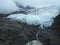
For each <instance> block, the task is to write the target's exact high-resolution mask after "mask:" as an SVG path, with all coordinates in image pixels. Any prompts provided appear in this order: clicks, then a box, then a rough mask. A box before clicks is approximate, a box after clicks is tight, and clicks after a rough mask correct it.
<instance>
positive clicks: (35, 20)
mask: <svg viewBox="0 0 60 45" xmlns="http://www.w3.org/2000/svg"><path fill="white" fill-rule="evenodd" d="M30 11H31V10H30ZM30 11H29V12H30ZM58 14H59V10H58V8H55V7H54V6H51V7H45V8H39V9H38V10H36V9H35V10H33V12H32V11H31V12H30V13H29V14H28V13H27V14H11V15H9V16H7V18H10V19H12V20H17V21H21V22H25V23H27V24H30V25H32V24H33V25H41V26H45V27H48V26H51V25H52V23H53V21H54V20H53V18H55V17H56V16H57V15H58Z"/></svg>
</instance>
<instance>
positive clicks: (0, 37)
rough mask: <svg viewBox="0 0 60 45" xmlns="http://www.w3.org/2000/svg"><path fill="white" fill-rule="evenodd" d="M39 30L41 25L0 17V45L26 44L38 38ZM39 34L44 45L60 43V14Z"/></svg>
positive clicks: (59, 44)
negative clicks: (50, 25)
mask: <svg viewBox="0 0 60 45" xmlns="http://www.w3.org/2000/svg"><path fill="white" fill-rule="evenodd" d="M38 30H39V26H34V25H27V24H26V23H21V22H17V21H14V20H10V19H7V18H0V45H25V44H26V43H27V42H30V41H32V40H36V33H37V31H38ZM38 35H39V36H38V39H39V40H40V41H41V42H43V44H44V45H60V15H59V16H57V17H56V18H55V21H54V23H53V24H52V27H48V28H44V29H42V30H41V31H40V32H39V34H38Z"/></svg>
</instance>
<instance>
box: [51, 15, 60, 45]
mask: <svg viewBox="0 0 60 45" xmlns="http://www.w3.org/2000/svg"><path fill="white" fill-rule="evenodd" d="M52 29H53V30H55V31H56V34H55V37H54V38H52V39H51V45H60V14H59V15H58V16H57V17H56V18H55V19H54V23H53V24H52Z"/></svg>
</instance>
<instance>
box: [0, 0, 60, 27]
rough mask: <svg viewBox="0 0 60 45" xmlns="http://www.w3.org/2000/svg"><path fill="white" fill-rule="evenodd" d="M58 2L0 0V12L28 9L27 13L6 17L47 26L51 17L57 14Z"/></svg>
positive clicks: (47, 0) (59, 2)
mask: <svg viewBox="0 0 60 45" xmlns="http://www.w3.org/2000/svg"><path fill="white" fill-rule="evenodd" d="M59 4H60V1H59V0H52V1H51V0H0V14H2V13H3V14H7V13H11V12H15V11H18V10H20V8H22V10H23V9H25V10H27V9H28V10H27V11H26V13H27V14H20V13H18V14H11V15H9V16H7V18H11V19H12V20H18V21H21V22H25V23H27V24H34V25H40V24H41V25H44V26H47V27H48V26H51V24H52V23H53V18H55V17H56V16H57V15H58V14H59V7H60V5H59ZM28 6H29V7H28ZM32 7H34V8H32ZM22 13H23V12H22Z"/></svg>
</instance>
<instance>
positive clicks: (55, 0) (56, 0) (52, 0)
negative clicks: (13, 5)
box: [14, 0, 60, 8]
mask: <svg viewBox="0 0 60 45" xmlns="http://www.w3.org/2000/svg"><path fill="white" fill-rule="evenodd" d="M14 1H15V2H17V3H18V4H20V5H23V6H25V7H26V6H28V5H29V6H31V7H36V8H39V7H47V6H60V0H14Z"/></svg>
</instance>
